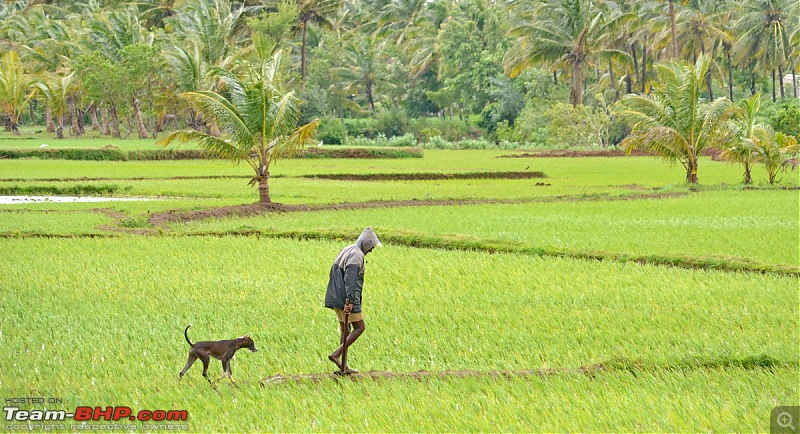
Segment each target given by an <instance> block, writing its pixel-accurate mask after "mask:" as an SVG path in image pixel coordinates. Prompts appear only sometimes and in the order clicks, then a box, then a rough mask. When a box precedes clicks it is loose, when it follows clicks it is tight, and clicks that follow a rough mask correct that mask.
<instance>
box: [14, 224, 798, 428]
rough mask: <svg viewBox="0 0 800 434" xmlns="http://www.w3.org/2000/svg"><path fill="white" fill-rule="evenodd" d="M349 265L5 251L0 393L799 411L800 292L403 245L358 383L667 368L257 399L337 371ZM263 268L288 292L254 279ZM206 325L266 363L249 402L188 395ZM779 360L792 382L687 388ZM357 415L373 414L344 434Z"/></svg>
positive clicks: (480, 412) (242, 256)
mask: <svg viewBox="0 0 800 434" xmlns="http://www.w3.org/2000/svg"><path fill="white" fill-rule="evenodd" d="M341 245H342V243H339V242H319V241H316V242H310V241H293V240H270V239H257V238H238V237H228V238H209V237H201V238H180V237H179V238H171V237H166V238H140V237H126V238H115V239H79V240H77V239H76V240H68V239H22V240H16V239H5V240H0V246H2V250H3V251H4V252H6V254H4V255H3V256H2V258H0V268H2V269H4V270H8V272H7V273H3V274H2V277H0V286H2V287H3V288H5V294H6V295H5V297H4V302H3V304H2V312H0V313H1V314H2V316H1V317H2V318H3V320H2V323H0V326H1V327H2V337H3V339H2V345H3V348H4V351H3V352H0V354H2V355H0V364H2V365H3V366H4V369H3V370H2V371H0V384H1V385H2V388H3V390H4V391H6V392H7V394H8V396H26V395H28V394H32V395H33V396H39V395H43V396H59V397H63V398H65V399H66V404H65V407H67V408H69V407H70V406H74V405H90V406H93V405H99V406H105V405H131V406H132V407H137V408H135V410H138V409H144V408H151V409H155V408H162V409H174V408H179V409H187V410H188V411H189V414H190V419H189V421H188V423H189V424H190V427H191V429H192V430H200V431H218V430H226V431H227V430H235V431H262V430H277V431H297V430H303V431H305V430H316V431H331V430H345V431H350V430H353V431H365V430H368V431H372V430H376V431H408V430H413V431H441V430H446V431H451V430H456V431H458V430H536V431H538V430H562V429H564V430H578V431H585V430H589V431H603V430H611V431H629V430H658V431H699V430H722V431H754V430H765V429H766V427H767V426H768V425H767V424H768V416H767V415H768V413H769V410H770V409H771V408H772V407H773V406H774V405H777V404H778V403H783V404H788V403H797V396H798V385H797V381H796V378H797V374H798V371H797V360H798V359H799V358H800V356H799V355H798V348H797V346H796V334H797V329H798V326H799V325H798V317H797V315H796V306H797V302H798V300H797V298H798V293H797V279H795V278H788V277H778V276H769V275H764V276H762V275H748V274H734V273H723V272H708V271H689V270H680V269H667V268H658V267H648V266H639V265H622V264H610V263H600V262H595V261H579V260H568V259H555V258H536V257H529V256H518V255H506V254H496V255H486V254H482V253H477V252H449V251H435V250H419V249H413V248H404V247H397V246H392V245H387V246H385V247H384V248H382V249H379V250H377V251H376V252H375V253H374V254H372V255H370V256H369V258H368V268H369V269H368V272H367V273H368V275H367V286H366V287H365V302H366V303H368V304H367V306H368V307H367V310H366V322H367V325H368V327H367V333H366V334H365V335H364V337H363V338H362V339H361V340H359V342H358V344H357V345H356V346H354V347H353V349H352V351H351V362H352V363H353V365H354V366H356V367H358V368H361V369H363V370H370V369H375V370H382V371H400V372H405V371H415V370H419V369H425V370H443V369H476V370H495V369H531V368H532V369H536V368H575V367H578V366H585V365H590V364H594V363H600V362H605V361H613V360H619V359H628V360H638V361H641V362H644V363H647V364H650V366H654V367H655V368H651V369H646V370H644V371H641V372H636V371H634V372H629V371H619V372H616V371H615V372H610V373H604V374H598V375H597V376H594V377H587V376H584V375H577V374H562V375H556V376H552V377H544V378H541V379H535V378H534V379H527V380H523V379H518V380H508V381H498V380H489V379H451V380H426V381H422V382H418V381H416V380H386V381H379V382H364V383H349V382H344V383H336V382H333V381H328V382H326V383H322V384H319V385H313V384H287V385H277V386H269V387H267V388H261V386H260V385H259V384H258V380H260V379H261V378H264V377H266V376H269V375H272V374H275V373H283V374H293V373H304V372H306V373H307V372H328V371H330V370H331V368H332V366H331V365H330V363H329V362H327V361H326V360H325V355H326V354H327V353H328V352H330V351H331V350H332V349H333V346H334V345H335V342H336V339H337V336H338V335H337V333H336V331H335V327H336V326H335V325H334V324H335V322H334V321H335V320H334V319H333V316H332V313H331V312H330V311H328V310H327V309H325V308H323V307H322V297H323V295H324V287H325V283H326V276H327V269H328V265H329V264H328V262H330V260H332V259H331V258H332V257H333V256H335V254H336V252H338V250H339V248H340V247H341ZM254 251H258V252H259V255H258V258H259V259H258V260H259V262H261V263H263V264H264V267H267V268H268V270H269V272H268V273H265V272H264V269H262V268H256V267H253V266H252V261H251V260H249V259H250V258H252V252H254ZM52 252H59V254H57V255H55V254H53V253H52ZM664 282H669V285H664ZM189 323H193V324H194V327H193V328H192V329H191V330H190V337H192V339H193V340H195V341H196V340H201V339H223V338H231V337H234V336H238V335H241V334H245V333H249V334H250V335H251V336H253V338H254V339H255V340H256V343H257V346H258V347H259V348H260V349H261V351H259V352H258V353H247V354H244V353H242V354H239V356H238V357H237V359H236V361H235V362H234V365H233V366H234V373H235V375H234V376H235V378H236V379H237V381H238V382H239V384H240V388H239V389H234V388H231V387H230V386H229V385H227V384H225V383H224V382H223V383H222V384H220V394H219V395H217V394H216V393H214V392H213V391H211V389H210V388H209V387H208V384H207V383H206V382H205V380H203V379H202V377H200V375H199V374H200V367H199V366H195V367H194V368H193V369H192V370H190V371H189V373H188V374H187V377H186V378H185V379H184V380H183V382H182V384H178V382H177V372H178V371H179V370H180V368H181V367H182V365H183V363H184V362H185V357H186V351H187V346H186V344H185V342H184V341H183V336H182V330H183V328H184V327H185V326H186V325H187V324H189ZM760 355H766V356H768V357H770V358H772V359H774V360H777V361H779V362H780V363H788V365H787V366H785V367H775V368H758V367H752V368H737V367H728V368H714V367H708V368H704V367H702V366H699V367H695V368H691V369H688V370H683V371H674V370H673V369H672V368H670V367H671V366H675V365H680V364H681V363H683V362H685V361H715V360H723V361H724V360H726V359H730V358H743V357H754V356H760ZM218 365H219V363H218V362H216V363H214V364H212V367H211V369H210V371H211V374H212V375H213V376H217V375H219V372H220V368H219V366H218ZM658 366H664V367H665V369H664V370H663V371H662V370H659V369H657V367H658ZM343 395H346V396H348V397H351V398H352V401H351V402H353V403H354V405H356V404H355V403H360V404H359V405H360V406H361V408H362V410H361V411H359V412H358V414H359V416H358V418H356V419H349V420H348V421H347V422H346V423H345V420H344V419H343V418H342V416H343V414H342V409H341V401H340V399H341V397H342V396H343ZM643 412H644V413H646V417H645V416H643V414H642V413H643ZM396 414H409V415H412V416H409V417H403V418H396V417H393V416H392V415H396ZM265 415H267V416H265ZM692 415H694V416H695V417H690V416H692Z"/></svg>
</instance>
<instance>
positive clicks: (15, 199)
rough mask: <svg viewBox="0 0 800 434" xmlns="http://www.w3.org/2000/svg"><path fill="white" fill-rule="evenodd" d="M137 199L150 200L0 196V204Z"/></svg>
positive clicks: (125, 199)
mask: <svg viewBox="0 0 800 434" xmlns="http://www.w3.org/2000/svg"><path fill="white" fill-rule="evenodd" d="M137 200H152V199H150V198H146V197H97V196H84V197H79V196H0V205H9V204H11V205H13V204H23V203H42V202H64V203H75V202H129V201H137Z"/></svg>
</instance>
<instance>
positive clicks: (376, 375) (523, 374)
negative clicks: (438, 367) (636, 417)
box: [260, 364, 608, 386]
mask: <svg viewBox="0 0 800 434" xmlns="http://www.w3.org/2000/svg"><path fill="white" fill-rule="evenodd" d="M607 370H608V369H607V368H606V367H605V366H604V365H602V364H598V365H591V366H586V367H584V366H582V367H580V368H576V369H525V370H508V371H471V370H463V371H414V372H383V371H369V372H361V373H358V374H352V375H347V376H340V375H338V374H335V373H330V374H298V375H280V374H278V375H273V376H271V377H267V378H264V379H262V380H261V381H260V383H261V385H262V386H268V385H272V384H280V383H286V382H290V381H310V382H313V383H318V382H321V381H325V380H336V379H348V380H351V381H361V380H367V379H369V380H392V379H401V380H402V379H413V380H422V379H426V378H438V379H446V378H502V379H512V378H530V377H547V376H552V375H558V374H584V375H594V374H599V373H602V372H604V371H607Z"/></svg>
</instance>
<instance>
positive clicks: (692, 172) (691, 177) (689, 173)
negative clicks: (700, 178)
mask: <svg viewBox="0 0 800 434" xmlns="http://www.w3.org/2000/svg"><path fill="white" fill-rule="evenodd" d="M686 182H688V183H689V184H697V157H696V156H694V155H690V156H689V164H688V165H687V167H686Z"/></svg>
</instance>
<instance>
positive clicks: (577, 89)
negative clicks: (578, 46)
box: [569, 61, 583, 107]
mask: <svg viewBox="0 0 800 434" xmlns="http://www.w3.org/2000/svg"><path fill="white" fill-rule="evenodd" d="M569 102H570V103H572V106H573V107H577V106H579V105H581V104H583V62H580V61H575V62H573V63H572V90H570V93H569Z"/></svg>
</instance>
